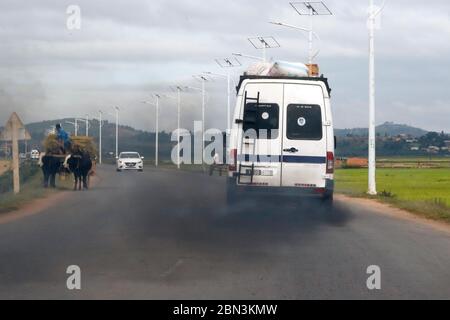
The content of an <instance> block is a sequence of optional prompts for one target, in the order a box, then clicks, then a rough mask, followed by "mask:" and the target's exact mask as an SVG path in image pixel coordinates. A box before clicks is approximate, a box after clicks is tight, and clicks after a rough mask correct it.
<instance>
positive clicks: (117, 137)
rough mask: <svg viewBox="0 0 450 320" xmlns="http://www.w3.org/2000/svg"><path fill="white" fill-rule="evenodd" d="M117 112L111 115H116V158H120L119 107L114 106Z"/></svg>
mask: <svg viewBox="0 0 450 320" xmlns="http://www.w3.org/2000/svg"><path fill="white" fill-rule="evenodd" d="M112 108H113V109H114V111H115V113H110V115H112V116H115V117H116V159H118V158H119V111H120V109H119V107H112Z"/></svg>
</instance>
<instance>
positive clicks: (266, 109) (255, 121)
mask: <svg viewBox="0 0 450 320" xmlns="http://www.w3.org/2000/svg"><path fill="white" fill-rule="evenodd" d="M279 115H280V107H279V106H278V104H276V103H260V104H256V103H248V104H247V105H246V106H245V108H244V124H243V129H244V132H247V131H249V130H254V131H256V134H257V137H258V139H260V138H261V139H262V138H264V139H266V137H267V139H277V138H278V128H279ZM266 133H267V134H266Z"/></svg>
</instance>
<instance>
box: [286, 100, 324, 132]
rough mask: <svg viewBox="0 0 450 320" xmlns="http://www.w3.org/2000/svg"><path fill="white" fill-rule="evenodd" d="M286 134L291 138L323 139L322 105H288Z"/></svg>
mask: <svg viewBox="0 0 450 320" xmlns="http://www.w3.org/2000/svg"><path fill="white" fill-rule="evenodd" d="M286 135H287V138H288V139H289V140H322V136H323V133H322V110H321V108H320V106H318V105H305V104H290V105H288V107H287V125H286Z"/></svg>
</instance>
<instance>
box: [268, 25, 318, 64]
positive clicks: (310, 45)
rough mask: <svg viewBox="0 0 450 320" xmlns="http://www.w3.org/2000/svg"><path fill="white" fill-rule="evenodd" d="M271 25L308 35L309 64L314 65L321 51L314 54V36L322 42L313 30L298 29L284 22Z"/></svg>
mask: <svg viewBox="0 0 450 320" xmlns="http://www.w3.org/2000/svg"><path fill="white" fill-rule="evenodd" d="M269 23H270V24H274V25H277V26H281V27H286V28H291V29H295V30H299V31H303V32H307V33H308V35H309V36H308V42H309V46H308V47H309V50H308V63H309V64H310V65H312V63H313V60H314V58H316V57H317V56H318V55H319V52H320V49H318V50H317V51H316V52H315V53H313V36H314V37H315V38H316V39H317V40H319V41H320V37H319V35H318V34H317V33H316V32H314V31H313V30H312V28H305V27H298V26H294V25H291V24H287V23H283V22H273V21H271V22H269Z"/></svg>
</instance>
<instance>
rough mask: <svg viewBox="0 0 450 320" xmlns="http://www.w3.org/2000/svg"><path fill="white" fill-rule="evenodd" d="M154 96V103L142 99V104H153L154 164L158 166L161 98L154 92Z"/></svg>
mask: <svg viewBox="0 0 450 320" xmlns="http://www.w3.org/2000/svg"><path fill="white" fill-rule="evenodd" d="M153 96H154V97H155V103H151V102H149V101H142V103H144V104H148V105H152V106H155V108H156V124H155V140H156V141H155V166H156V167H158V165H159V157H158V155H159V104H160V100H161V95H160V94H154V95H153Z"/></svg>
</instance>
